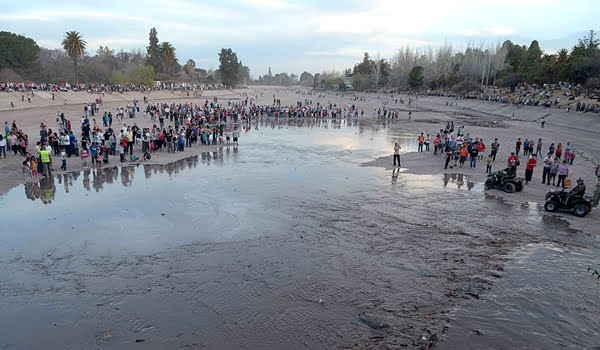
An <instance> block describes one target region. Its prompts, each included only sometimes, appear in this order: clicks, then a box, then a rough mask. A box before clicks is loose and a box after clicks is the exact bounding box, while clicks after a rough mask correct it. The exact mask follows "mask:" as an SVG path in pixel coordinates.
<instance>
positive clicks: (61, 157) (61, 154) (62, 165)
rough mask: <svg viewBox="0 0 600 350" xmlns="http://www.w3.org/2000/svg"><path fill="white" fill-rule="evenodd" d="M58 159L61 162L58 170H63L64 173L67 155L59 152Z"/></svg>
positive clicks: (63, 151)
mask: <svg viewBox="0 0 600 350" xmlns="http://www.w3.org/2000/svg"><path fill="white" fill-rule="evenodd" d="M82 152H83V151H82ZM60 159H61V161H62V164H61V166H60V169H61V170H64V171H67V153H65V150H64V149H63V150H62V151H60Z"/></svg>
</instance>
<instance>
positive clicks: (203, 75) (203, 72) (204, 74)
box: [198, 68, 208, 82]
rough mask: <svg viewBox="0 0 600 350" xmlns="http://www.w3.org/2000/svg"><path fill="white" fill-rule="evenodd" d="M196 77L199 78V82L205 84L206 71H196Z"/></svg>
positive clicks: (201, 69)
mask: <svg viewBox="0 0 600 350" xmlns="http://www.w3.org/2000/svg"><path fill="white" fill-rule="evenodd" d="M198 77H199V78H200V81H201V82H205V81H206V78H208V72H207V71H206V69H204V68H200V69H198Z"/></svg>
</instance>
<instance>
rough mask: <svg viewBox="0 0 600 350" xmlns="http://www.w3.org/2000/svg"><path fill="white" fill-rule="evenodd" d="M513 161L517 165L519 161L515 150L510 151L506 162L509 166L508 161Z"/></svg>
mask: <svg viewBox="0 0 600 350" xmlns="http://www.w3.org/2000/svg"><path fill="white" fill-rule="evenodd" d="M512 162H515V166H519V165H520V164H521V162H520V161H519V157H517V155H516V154H515V152H510V156H509V157H508V161H507V164H508V165H509V166H510V163H512Z"/></svg>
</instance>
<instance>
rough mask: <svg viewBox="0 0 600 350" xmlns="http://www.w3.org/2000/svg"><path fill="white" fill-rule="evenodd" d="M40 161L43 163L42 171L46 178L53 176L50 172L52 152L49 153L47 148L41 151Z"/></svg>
mask: <svg viewBox="0 0 600 350" xmlns="http://www.w3.org/2000/svg"><path fill="white" fill-rule="evenodd" d="M40 159H41V161H42V171H43V173H44V176H50V175H52V173H51V170H50V151H48V150H47V149H46V148H42V149H41V150H40Z"/></svg>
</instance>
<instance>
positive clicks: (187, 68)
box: [183, 58, 196, 81]
mask: <svg viewBox="0 0 600 350" xmlns="http://www.w3.org/2000/svg"><path fill="white" fill-rule="evenodd" d="M183 72H184V73H185V75H187V77H188V80H189V81H192V78H193V77H194V74H195V73H196V62H195V61H194V60H193V59H191V58H190V59H189V60H188V61H187V62H186V63H185V65H184V66H183Z"/></svg>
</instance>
